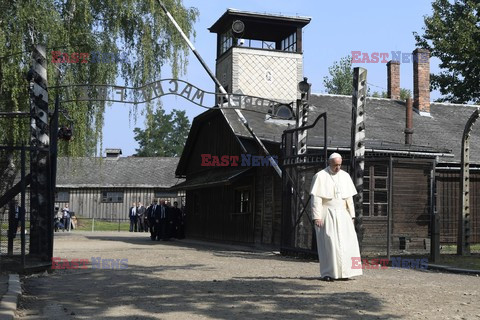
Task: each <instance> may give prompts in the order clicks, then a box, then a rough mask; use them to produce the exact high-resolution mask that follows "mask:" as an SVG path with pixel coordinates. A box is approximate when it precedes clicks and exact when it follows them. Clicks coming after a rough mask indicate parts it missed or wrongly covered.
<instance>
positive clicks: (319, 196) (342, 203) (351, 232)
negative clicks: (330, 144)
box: [310, 167, 362, 279]
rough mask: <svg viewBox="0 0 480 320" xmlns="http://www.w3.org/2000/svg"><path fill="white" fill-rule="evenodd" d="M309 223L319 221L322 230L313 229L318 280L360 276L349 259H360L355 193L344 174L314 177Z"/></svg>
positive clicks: (342, 172) (318, 228) (359, 271)
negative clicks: (318, 272) (317, 261)
mask: <svg viewBox="0 0 480 320" xmlns="http://www.w3.org/2000/svg"><path fill="white" fill-rule="evenodd" d="M310 194H311V195H312V219H313V220H315V219H322V220H323V221H324V225H323V227H321V228H320V227H317V226H315V231H316V235H317V249H318V259H319V261H320V276H321V277H326V276H329V277H332V278H334V279H339V278H350V277H353V276H359V275H361V274H362V269H357V268H355V269H352V265H353V263H352V258H360V249H359V247H358V240H357V234H356V232H355V226H354V223H353V221H352V218H355V208H354V204H353V198H352V197H353V196H354V195H356V194H357V190H356V189H355V186H354V184H353V182H352V179H351V178H350V176H349V175H348V173H346V172H345V171H343V170H340V171H339V172H338V173H337V174H332V171H330V168H329V167H327V168H326V169H324V170H322V171H319V172H317V173H316V174H315V176H313V179H312V185H311V189H310Z"/></svg>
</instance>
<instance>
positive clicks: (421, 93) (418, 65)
mask: <svg viewBox="0 0 480 320" xmlns="http://www.w3.org/2000/svg"><path fill="white" fill-rule="evenodd" d="M413 108H415V109H417V110H418V111H419V112H420V114H421V113H430V51H428V50H427V49H415V50H414V51H413Z"/></svg>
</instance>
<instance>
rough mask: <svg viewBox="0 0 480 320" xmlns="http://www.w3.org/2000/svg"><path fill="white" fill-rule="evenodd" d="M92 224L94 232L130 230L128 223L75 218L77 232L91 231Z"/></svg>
mask: <svg viewBox="0 0 480 320" xmlns="http://www.w3.org/2000/svg"><path fill="white" fill-rule="evenodd" d="M92 224H93V227H94V231H128V230H129V228H130V222H127V221H120V222H118V221H105V220H98V219H95V221H93V220H92V219H86V218H77V229H75V230H79V231H92Z"/></svg>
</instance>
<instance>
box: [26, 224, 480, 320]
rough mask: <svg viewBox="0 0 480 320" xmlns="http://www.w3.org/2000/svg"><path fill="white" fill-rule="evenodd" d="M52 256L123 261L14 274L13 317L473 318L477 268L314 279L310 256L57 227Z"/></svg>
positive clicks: (477, 307) (479, 301) (477, 304)
mask: <svg viewBox="0 0 480 320" xmlns="http://www.w3.org/2000/svg"><path fill="white" fill-rule="evenodd" d="M54 256H56V257H61V258H66V259H69V260H71V259H74V258H78V259H88V260H91V258H92V257H101V258H103V259H109V258H112V259H128V267H127V268H126V269H122V270H120V269H115V270H112V269H98V268H92V266H91V265H89V266H88V268H87V269H70V270H56V271H55V272H53V273H50V274H47V273H44V274H40V275H31V276H26V277H23V278H22V285H23V292H24V294H23V296H22V298H21V299H20V307H19V309H18V310H17V319H182V320H183V319H302V320H305V319H306V320H308V319H477V320H480V278H479V277H476V276H468V275H456V274H447V273H438V272H433V271H417V270H406V269H391V268H389V269H386V270H381V269H378V270H364V275H363V276H362V277H358V278H355V280H350V281H335V282H323V281H319V280H318V274H319V267H318V263H317V262H312V261H302V260H296V259H293V258H287V257H282V256H279V255H278V254H277V253H275V252H265V251H255V250H249V249H246V248H241V247H234V246H222V245H215V244H209V243H204V242H197V241H191V240H181V241H172V242H153V241H151V240H150V239H149V238H148V237H147V234H141V233H128V232H127V233H114V232H112V233H107V232H105V233H100V232H96V233H87V232H85V233H68V234H67V233H65V234H64V233H62V234H58V236H56V238H55V254H54ZM124 262H125V261H124ZM123 266H126V264H124V265H123Z"/></svg>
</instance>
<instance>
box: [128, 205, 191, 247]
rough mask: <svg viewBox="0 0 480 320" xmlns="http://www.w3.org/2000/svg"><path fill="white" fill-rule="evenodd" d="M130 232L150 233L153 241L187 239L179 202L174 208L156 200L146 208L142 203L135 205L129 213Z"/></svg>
mask: <svg viewBox="0 0 480 320" xmlns="http://www.w3.org/2000/svg"><path fill="white" fill-rule="evenodd" d="M128 217H129V218H130V232H150V238H151V239H152V240H157V241H160V240H164V241H167V240H170V239H171V238H177V239H183V238H185V222H184V217H183V212H182V210H181V209H180V208H179V207H178V202H176V201H175V202H174V203H173V206H170V204H169V203H168V202H167V201H165V200H162V201H160V203H158V201H157V200H156V199H155V200H153V201H152V203H151V204H150V205H149V206H148V207H147V208H145V207H144V206H143V204H142V203H141V202H138V203H135V202H134V203H133V204H132V206H131V207H130V209H129V211H128Z"/></svg>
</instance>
